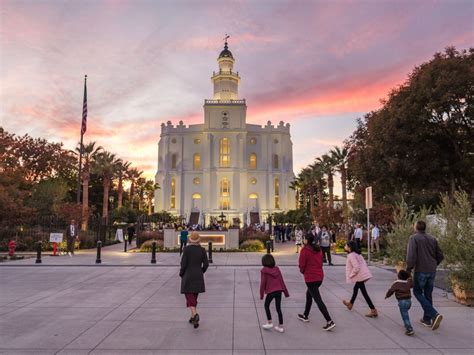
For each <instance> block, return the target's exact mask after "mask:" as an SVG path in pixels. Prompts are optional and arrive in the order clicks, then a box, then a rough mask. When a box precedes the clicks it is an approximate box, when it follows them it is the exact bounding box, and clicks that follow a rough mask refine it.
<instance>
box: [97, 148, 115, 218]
mask: <svg viewBox="0 0 474 355" xmlns="http://www.w3.org/2000/svg"><path fill="white" fill-rule="evenodd" d="M120 163H121V160H120V159H118V158H117V157H116V156H115V154H112V153H110V152H107V151H101V152H100V153H99V154H98V155H97V158H96V160H95V164H94V171H95V172H96V173H97V174H98V175H99V176H101V177H102V180H103V191H104V192H103V200H102V203H103V205H102V218H104V219H106V218H107V217H108V214H109V192H110V187H111V184H112V181H113V179H114V178H115V177H116V176H117V172H118V169H119V165H120Z"/></svg>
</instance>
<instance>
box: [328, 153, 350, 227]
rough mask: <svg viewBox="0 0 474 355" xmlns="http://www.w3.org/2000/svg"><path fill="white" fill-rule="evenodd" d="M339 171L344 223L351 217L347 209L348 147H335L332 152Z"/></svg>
mask: <svg viewBox="0 0 474 355" xmlns="http://www.w3.org/2000/svg"><path fill="white" fill-rule="evenodd" d="M330 154H331V156H332V158H333V159H334V163H335V165H336V167H337V170H338V171H339V173H340V174H341V185H342V211H343V216H344V222H346V221H347V219H348V217H349V210H348V208H347V161H348V159H349V149H348V148H347V147H342V148H340V147H337V146H336V147H334V149H332V150H331V151H330Z"/></svg>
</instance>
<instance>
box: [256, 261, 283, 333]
mask: <svg viewBox="0 0 474 355" xmlns="http://www.w3.org/2000/svg"><path fill="white" fill-rule="evenodd" d="M262 265H263V268H262V270H260V299H261V300H263V295H264V294H266V295H267V297H265V305H264V306H265V313H266V314H267V321H268V322H267V324H263V325H262V328H263V329H266V330H270V329H272V328H273V323H272V314H271V313H270V303H271V302H272V301H273V299H275V306H276V310H277V313H278V326H275V330H276V331H277V332H280V333H283V332H284V331H285V330H284V328H283V314H282V313H281V294H282V293H284V294H285V297H289V296H290V294H289V293H288V289H287V288H286V285H285V281H283V276H282V275H281V271H280V269H279V268H278V266H276V263H275V259H274V258H273V256H272V255H271V254H265V255H264V256H263V257H262Z"/></svg>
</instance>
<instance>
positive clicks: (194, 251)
mask: <svg viewBox="0 0 474 355" xmlns="http://www.w3.org/2000/svg"><path fill="white" fill-rule="evenodd" d="M188 242H189V245H188V246H186V248H184V251H183V256H182V258H181V268H180V270H179V276H180V277H181V293H183V294H184V296H185V298H186V307H189V308H190V309H191V318H190V319H189V323H191V324H193V325H194V328H197V327H199V314H198V313H197V299H198V295H199V294H200V293H203V292H206V286H205V284H204V273H205V272H206V270H207V268H208V267H209V261H208V259H207V254H206V250H205V249H204V248H203V247H201V245H200V244H199V242H200V237H199V234H198V232H192V233H191V236H190V237H189V241H188Z"/></svg>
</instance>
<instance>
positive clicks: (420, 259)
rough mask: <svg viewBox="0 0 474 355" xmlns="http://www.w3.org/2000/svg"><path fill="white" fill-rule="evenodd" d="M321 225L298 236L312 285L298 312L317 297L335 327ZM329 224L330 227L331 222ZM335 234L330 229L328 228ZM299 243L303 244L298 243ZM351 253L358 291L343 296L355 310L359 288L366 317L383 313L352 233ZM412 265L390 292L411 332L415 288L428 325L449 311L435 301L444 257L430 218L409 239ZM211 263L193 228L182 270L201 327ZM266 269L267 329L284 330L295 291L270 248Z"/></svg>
mask: <svg viewBox="0 0 474 355" xmlns="http://www.w3.org/2000/svg"><path fill="white" fill-rule="evenodd" d="M324 229H325V227H324V226H323V227H322V228H321V230H322V231H323V232H322V233H317V232H316V231H314V230H313V231H312V232H310V233H309V234H308V235H306V237H305V238H303V235H302V233H301V235H300V233H299V232H298V231H297V234H295V238H296V240H298V238H301V244H304V246H303V247H302V249H301V252H300V254H299V258H298V266H299V271H300V272H301V274H302V275H303V279H304V282H305V285H306V302H305V305H304V311H303V312H302V313H299V314H297V317H298V319H299V320H301V321H302V322H304V323H307V322H309V321H310V318H309V315H310V312H311V307H312V304H313V301H314V302H315V303H316V305H317V306H318V309H319V311H320V312H321V314H322V315H323V317H324V319H325V321H326V323H325V324H324V325H323V327H322V329H323V330H325V331H330V330H332V329H334V327H335V326H336V324H335V322H334V320H333V319H332V317H331V315H330V314H329V311H328V309H327V307H326V305H325V303H324V301H323V299H322V297H321V293H320V287H321V285H322V284H323V281H324V268H323V262H324V260H323V259H324V258H325V257H326V258H327V259H328V261H329V264H331V259H330V255H331V253H330V252H328V249H326V248H328V247H326V246H325V242H324V240H325V237H322V236H323V235H325V234H324ZM326 229H327V228H326ZM328 234H329V233H328ZM297 245H298V244H297ZM344 250H345V251H346V253H347V258H346V268H345V271H346V272H345V274H346V282H348V283H351V284H353V285H354V286H353V291H352V296H351V298H350V299H349V300H343V301H342V303H343V304H344V306H345V307H346V308H347V309H348V310H349V311H350V310H352V308H353V306H354V303H355V301H356V299H357V296H358V293H359V291H360V292H361V293H362V296H363V297H364V299H365V301H366V303H367V305H368V307H369V311H368V313H367V314H366V317H370V318H377V317H378V316H379V313H378V311H377V309H376V307H375V305H374V303H373V302H372V299H371V298H370V296H369V292H368V290H367V287H366V283H367V282H368V281H369V280H370V279H372V277H373V276H372V273H371V272H370V270H369V268H368V266H367V263H366V262H365V259H364V258H363V256H362V254H361V248H360V243H357V241H356V240H354V239H352V240H349V241H347V243H346V244H345V246H344ZM406 260H407V261H406V264H407V267H406V270H400V271H399V272H398V274H397V279H396V280H395V281H394V282H393V283H392V284H391V285H390V287H388V290H387V293H386V297H385V298H389V297H391V296H392V295H393V294H395V297H396V299H397V301H398V306H399V310H400V315H401V318H402V320H403V324H404V327H405V334H406V335H409V336H410V335H413V334H414V330H413V325H412V323H411V321H410V317H409V310H410V308H411V289H412V288H413V294H414V295H415V297H416V299H417V300H418V302H419V303H420V304H421V307H422V309H423V317H422V318H421V320H420V323H421V324H422V325H423V326H426V327H431V329H432V330H436V329H437V328H438V327H439V326H440V323H441V321H442V319H443V316H442V315H441V314H439V313H438V311H437V310H436V309H435V308H434V307H433V297H432V293H433V288H434V280H435V277H436V268H437V266H438V265H439V264H440V263H441V261H442V260H443V253H442V251H441V249H440V247H439V245H438V242H437V241H436V239H435V238H433V237H431V236H430V235H428V234H427V233H426V223H425V222H424V221H418V222H416V223H415V225H414V234H413V235H412V236H411V237H410V239H409V242H408V245H407V258H406ZM208 266H209V262H208V258H207V254H206V251H205V249H204V248H202V247H201V245H200V237H199V234H198V233H197V232H195V231H194V232H192V233H190V235H189V236H187V245H186V247H184V249H183V250H182V257H181V267H180V272H179V276H180V277H181V293H182V294H184V295H185V298H186V306H187V307H189V308H190V310H191V318H190V319H189V323H191V324H192V325H193V326H194V328H198V327H199V321H200V316H199V314H198V312H197V303H198V302H197V300H198V295H199V294H200V293H203V292H205V282H204V273H205V272H206V270H207V268H208ZM262 266H263V267H262V269H261V272H260V275H261V277H260V299H262V300H263V299H265V300H264V309H265V313H266V318H267V322H266V323H265V324H262V328H263V329H265V330H271V329H274V330H275V331H277V332H280V333H283V332H284V331H285V330H284V325H283V324H284V322H283V313H282V298H283V297H282V296H283V295H284V296H285V297H290V292H289V290H288V288H287V287H286V284H285V281H284V278H283V274H282V273H281V270H280V269H279V267H278V266H277V263H276V260H275V258H274V257H273V255H271V254H265V255H264V256H263V257H262ZM273 302H274V303H275V307H276V311H277V315H278V323H274V322H273V319H272V314H271V311H270V305H271V304H272V303H273Z"/></svg>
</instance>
